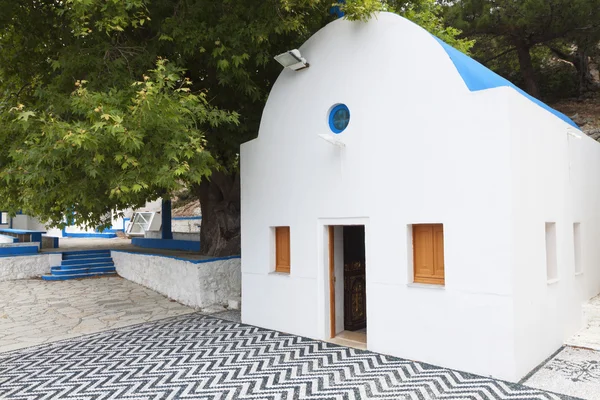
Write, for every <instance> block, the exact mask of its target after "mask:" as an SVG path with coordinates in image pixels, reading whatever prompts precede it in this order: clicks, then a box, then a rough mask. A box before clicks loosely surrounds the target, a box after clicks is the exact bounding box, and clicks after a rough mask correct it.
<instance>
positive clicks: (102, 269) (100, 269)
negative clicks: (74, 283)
mask: <svg viewBox="0 0 600 400" xmlns="http://www.w3.org/2000/svg"><path fill="white" fill-rule="evenodd" d="M95 272H114V273H116V272H117V270H116V269H115V267H94V268H79V269H57V270H54V271H52V275H53V276H56V275H80V274H86V273H95Z"/></svg>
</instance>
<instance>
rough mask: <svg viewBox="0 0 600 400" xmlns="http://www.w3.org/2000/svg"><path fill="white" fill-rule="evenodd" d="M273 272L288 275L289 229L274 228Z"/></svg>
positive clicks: (286, 227)
mask: <svg viewBox="0 0 600 400" xmlns="http://www.w3.org/2000/svg"><path fill="white" fill-rule="evenodd" d="M275 272H284V273H288V274H289V273H290V227H289V226H278V227H277V228H275Z"/></svg>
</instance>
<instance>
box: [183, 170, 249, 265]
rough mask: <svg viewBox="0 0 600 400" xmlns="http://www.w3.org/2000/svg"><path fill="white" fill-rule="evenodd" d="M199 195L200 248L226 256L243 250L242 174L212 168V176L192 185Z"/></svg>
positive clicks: (195, 192) (206, 252)
mask: <svg viewBox="0 0 600 400" xmlns="http://www.w3.org/2000/svg"><path fill="white" fill-rule="evenodd" d="M192 192H193V193H194V194H195V195H196V196H197V197H198V198H199V199H200V207H201V208H202V227H201V229H200V252H201V253H202V254H204V255H207V256H214V257H224V256H232V255H239V254H240V253H241V241H240V237H241V232H240V175H239V173H235V174H226V173H223V172H220V171H213V173H212V175H211V176H210V178H207V179H204V180H203V181H202V182H201V183H200V185H197V186H194V187H192Z"/></svg>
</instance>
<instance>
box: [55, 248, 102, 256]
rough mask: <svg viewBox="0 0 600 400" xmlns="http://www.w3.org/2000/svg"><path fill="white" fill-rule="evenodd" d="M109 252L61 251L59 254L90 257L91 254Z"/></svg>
mask: <svg viewBox="0 0 600 400" xmlns="http://www.w3.org/2000/svg"><path fill="white" fill-rule="evenodd" d="M110 252H111V250H109V249H100V250H73V251H63V252H61V253H60V254H62V255H63V256H80V255H91V254H109V255H110Z"/></svg>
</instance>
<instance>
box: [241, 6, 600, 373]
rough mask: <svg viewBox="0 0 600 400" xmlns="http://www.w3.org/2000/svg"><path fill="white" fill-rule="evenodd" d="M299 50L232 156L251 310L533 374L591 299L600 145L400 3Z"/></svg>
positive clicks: (599, 235) (270, 324)
mask: <svg viewBox="0 0 600 400" xmlns="http://www.w3.org/2000/svg"><path fill="white" fill-rule="evenodd" d="M299 50H300V53H301V55H302V57H304V58H305V59H306V61H307V62H308V63H309V65H310V66H309V67H308V68H305V69H302V70H299V71H294V70H291V69H285V70H284V71H283V72H282V73H281V75H280V76H279V78H278V80H277V82H276V83H275V85H274V87H273V89H272V91H271V94H270V96H269V99H268V102H267V105H266V107H265V110H264V114H263V117H262V122H261V126H260V132H259V135H258V138H256V139H254V140H252V141H250V142H248V143H245V144H244V145H242V149H241V174H242V255H243V258H242V303H243V311H242V321H243V322H244V323H248V324H252V325H258V326H262V327H267V328H271V329H276V330H279V331H283V332H289V333H293V334H297V335H303V336H307V337H312V338H317V339H323V340H330V339H331V338H335V337H342V338H344V337H346V338H351V339H352V340H364V341H365V342H366V348H368V349H369V350H372V351H375V352H380V353H384V354H389V355H393V356H398V357H402V358H406V359H412V360H418V361H422V362H427V363H431V364H435V365H440V366H444V367H449V368H454V369H458V370H463V371H468V372H472V373H477V374H482V375H486V376H493V377H496V378H501V379H507V380H512V381H515V380H518V379H520V378H522V377H523V376H524V375H526V374H527V373H528V372H529V371H530V370H532V369H533V368H535V367H536V366H537V365H538V364H540V363H541V362H542V361H543V360H544V359H546V358H547V357H549V356H550V355H551V354H552V353H553V352H555V351H556V350H557V349H558V348H559V347H560V346H561V345H562V344H563V343H564V341H565V340H566V339H567V338H569V337H570V336H572V335H573V334H575V333H576V332H577V331H578V330H579V329H580V327H581V324H582V321H581V320H582V316H581V306H582V303H584V302H586V301H587V300H588V299H590V298H591V297H593V296H594V295H596V294H597V293H599V292H600V246H599V245H598V244H597V242H598V239H600V144H598V143H596V142H595V141H593V140H592V139H591V138H588V137H587V136H586V135H585V134H583V133H582V132H581V131H580V130H579V129H578V128H577V126H576V125H575V124H574V123H573V122H572V121H571V120H569V119H568V118H567V117H566V116H564V115H562V114H560V113H558V112H557V111H555V110H552V109H551V108H549V107H548V106H546V105H545V104H543V103H540V102H539V101H537V100H534V99H532V98H531V97H529V96H527V95H526V94H525V93H524V92H522V91H521V90H520V89H517V88H516V87H515V86H514V85H512V84H511V83H510V82H508V81H506V80H504V79H503V78H501V77H499V76H498V75H496V74H494V73H493V72H491V71H489V70H488V69H486V68H485V67H483V66H482V65H480V64H478V63H477V62H476V61H474V60H472V59H470V58H469V57H467V56H465V55H463V54H462V53H460V52H458V51H457V50H454V49H453V48H451V47H450V46H448V45H446V44H445V43H443V42H441V41H439V40H438V39H436V38H435V37H433V36H432V35H430V34H429V33H428V32H426V31H425V30H423V29H422V28H420V27H419V26H417V25H415V24H413V23H412V22H409V21H408V20H406V19H403V18H402V17H400V16H397V15H394V14H390V13H381V14H379V15H377V16H376V17H374V18H373V19H371V20H370V21H369V22H367V23H364V22H351V21H347V20H342V19H340V20H337V21H335V22H332V23H331V24H329V25H327V26H326V27H324V28H323V29H322V30H320V31H319V32H318V33H316V34H315V35H314V36H313V37H312V38H310V39H309V40H308V41H307V42H306V43H305V44H304V45H303V46H302V47H300V49H299ZM360 338H362V339H360Z"/></svg>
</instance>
